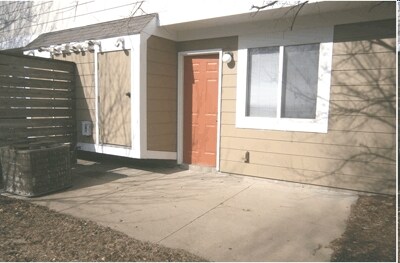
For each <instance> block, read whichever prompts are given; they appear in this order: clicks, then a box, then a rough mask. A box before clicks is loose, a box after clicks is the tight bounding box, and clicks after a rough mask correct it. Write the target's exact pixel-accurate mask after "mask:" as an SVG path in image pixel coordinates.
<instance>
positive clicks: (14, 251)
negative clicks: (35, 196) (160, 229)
mask: <svg viewBox="0 0 400 263" xmlns="http://www.w3.org/2000/svg"><path fill="white" fill-rule="evenodd" d="M0 261H205V259H203V258H200V257H198V256H196V255H193V254H190V253H188V252H186V251H184V250H180V249H170V248H166V247H163V246H161V245H157V244H152V243H149V242H142V241H138V240H136V239H133V238H130V237H128V236H127V235H125V234H122V233H120V232H117V231H115V230H112V229H110V228H108V227H103V226H99V225H97V224H96V223H94V222H91V221H86V220H82V219H77V218H74V217H72V216H69V215H64V214H60V213H57V212H54V211H52V210H50V209H48V208H47V207H43V206H39V205H35V204H32V203H30V202H27V201H23V200H18V199H14V198H8V197H5V196H1V195H0Z"/></svg>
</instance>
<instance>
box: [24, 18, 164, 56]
mask: <svg viewBox="0 0 400 263" xmlns="http://www.w3.org/2000/svg"><path fill="white" fill-rule="evenodd" d="M156 16H157V15H156V14H148V15H143V16H136V17H129V18H124V19H119V20H114V21H109V22H104V23H99V24H93V25H88V26H83V27H77V28H71V29H66V30H61V31H54V32H49V33H45V34H42V35H40V36H38V37H37V38H36V39H35V40H33V41H32V42H31V43H29V44H28V45H27V46H26V47H25V48H23V49H24V50H31V49H37V48H39V47H48V46H50V45H58V44H65V43H69V42H78V41H84V40H91V39H92V40H98V39H104V38H110V37H118V36H124V35H134V34H137V33H140V32H141V31H142V30H143V28H144V27H145V26H146V25H147V24H148V23H149V22H150V21H151V20H152V19H153V18H154V17H156Z"/></svg>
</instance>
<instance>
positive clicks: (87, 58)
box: [55, 52, 96, 143]
mask: <svg viewBox="0 0 400 263" xmlns="http://www.w3.org/2000/svg"><path fill="white" fill-rule="evenodd" d="M55 59H59V60H65V61H71V62H75V64H76V68H77V75H76V84H77V86H76V90H75V97H76V107H77V114H76V118H77V132H78V134H77V141H78V142H83V143H95V142H96V134H95V129H94V127H95V125H96V115H95V106H94V105H95V98H96V96H95V86H94V85H95V80H94V79H95V76H94V53H90V52H86V53H85V54H82V53H79V54H75V53H72V54H69V55H62V56H55ZM81 121H90V122H92V136H83V135H82V124H81Z"/></svg>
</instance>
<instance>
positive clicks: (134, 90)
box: [129, 34, 145, 158]
mask: <svg viewBox="0 0 400 263" xmlns="http://www.w3.org/2000/svg"><path fill="white" fill-rule="evenodd" d="M129 42H130V45H131V47H132V56H131V94H132V95H131V141H132V151H133V152H134V153H135V156H136V158H140V157H141V152H142V142H143V140H144V138H143V135H145V134H142V129H143V122H142V118H141V114H142V108H143V103H145V101H142V96H143V95H145V92H144V94H143V91H142V89H143V87H142V86H141V85H142V73H141V69H142V67H141V62H142V61H141V60H142V54H141V36H140V34H138V35H133V36H131V37H130V39H129Z"/></svg>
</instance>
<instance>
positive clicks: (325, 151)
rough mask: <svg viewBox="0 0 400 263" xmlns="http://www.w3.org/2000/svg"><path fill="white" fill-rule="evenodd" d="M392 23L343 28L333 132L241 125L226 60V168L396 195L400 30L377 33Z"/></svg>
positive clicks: (338, 30) (338, 32)
mask: <svg viewBox="0 0 400 263" xmlns="http://www.w3.org/2000/svg"><path fill="white" fill-rule="evenodd" d="M388 23H390V21H384V22H382V21H378V22H377V25H376V24H371V23H367V24H356V25H354V24H352V25H340V26H337V27H335V43H334V48H333V62H332V63H333V71H332V79H331V84H332V85H331V101H330V112H329V116H330V117H329V125H328V133H326V134H323V133H304V132H284V131H270V130H257V129H238V128H236V127H235V119H236V71H235V69H230V68H228V65H226V64H223V76H222V115H221V161H220V169H221V171H222V172H227V173H235V174H245V175H251V176H257V177H265V178H271V179H277V180H287V181H293V182H300V183H308V184H315V185H324V186H331V187H338V188H345V189H353V190H361V191H369V192H377V193H387V194H394V193H395V189H396V179H395V174H396V166H395V159H396V151H395V145H396V144H395V138H396V134H395V132H396V129H395V123H396V118H395V106H394V105H395V92H396V90H395V76H396V75H395V74H396V71H395V68H396V65H395V60H396V57H395V56H396V54H395V42H396V41H395V37H394V36H395V35H394V34H395V31H393V33H392V36H391V37H388V36H387V30H386V31H385V32H386V33H385V34H386V35H384V36H381V37H382V38H379V34H380V33H378V32H376V31H375V30H373V29H377V28H378V29H379V28H380V27H381V26H387V25H388ZM393 23H394V21H393ZM371 25H373V26H371ZM354 28H357V30H358V31H353V30H354ZM360 28H361V29H363V30H361V29H360ZM378 29H377V30H378ZM357 32H358V34H357ZM336 36H338V37H336ZM351 36H352V37H353V38H354V39H355V40H353V39H352V38H351ZM234 57H235V58H236V56H234ZM238 63H240V61H239V62H238ZM235 68H236V67H235ZM246 151H248V152H249V153H250V155H249V156H250V160H249V163H245V162H244V156H245V153H246Z"/></svg>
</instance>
